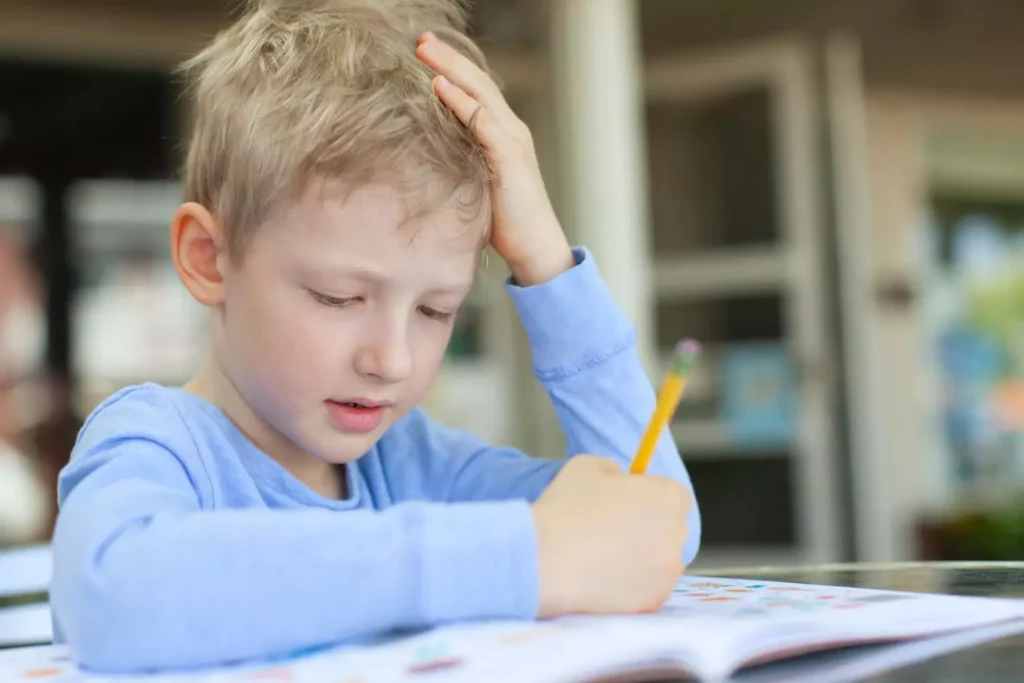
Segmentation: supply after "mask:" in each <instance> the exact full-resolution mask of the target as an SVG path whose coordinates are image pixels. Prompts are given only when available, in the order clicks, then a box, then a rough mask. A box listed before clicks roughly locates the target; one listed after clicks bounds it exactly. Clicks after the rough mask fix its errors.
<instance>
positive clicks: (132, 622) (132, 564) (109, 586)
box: [50, 529, 179, 674]
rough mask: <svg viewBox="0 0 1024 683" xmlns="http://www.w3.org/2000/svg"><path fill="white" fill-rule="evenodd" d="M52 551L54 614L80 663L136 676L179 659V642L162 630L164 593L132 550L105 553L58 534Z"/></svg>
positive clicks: (79, 539)
mask: <svg viewBox="0 0 1024 683" xmlns="http://www.w3.org/2000/svg"><path fill="white" fill-rule="evenodd" d="M53 549H54V568H53V579H52V583H51V586H50V604H51V609H52V612H53V618H54V622H55V625H58V626H59V631H60V635H61V638H62V640H63V641H64V642H65V643H66V644H67V646H68V649H69V650H70V652H71V653H72V655H73V656H74V658H75V661H76V663H78V664H79V665H80V666H81V667H82V668H84V669H88V670H93V671H98V672H105V673H111V674H117V673H132V672H138V671H142V670H145V669H152V668H157V667H159V666H161V665H163V664H165V663H166V662H167V660H168V658H169V657H171V656H173V655H175V654H176V653H174V652H171V650H173V644H174V643H176V642H179V641H178V640H177V639H175V638H173V637H171V636H172V634H169V633H167V632H166V630H165V629H164V626H163V625H161V621H166V620H165V619H161V614H162V613H163V612H164V610H162V609H161V605H160V604H159V602H160V601H161V592H160V591H159V590H158V587H157V586H153V585H151V584H152V583H153V582H152V581H150V580H147V579H146V578H145V577H146V573H145V572H144V571H139V565H140V563H139V562H138V559H139V558H138V557H137V552H134V549H126V548H124V547H119V548H117V549H116V552H115V551H114V549H112V548H111V547H109V544H106V547H105V549H104V550H105V552H104V551H102V550H97V549H96V548H95V547H93V546H92V545H90V544H89V543H87V542H85V541H83V540H81V538H80V537H79V538H74V537H70V536H69V537H62V535H61V534H59V529H58V534H57V535H55V538H54V544H53ZM126 550H128V552H127V553H126V552H125V551H126ZM115 554H116V555H117V557H114V556H113V555H115ZM143 564H144V563H143ZM165 601H166V600H165Z"/></svg>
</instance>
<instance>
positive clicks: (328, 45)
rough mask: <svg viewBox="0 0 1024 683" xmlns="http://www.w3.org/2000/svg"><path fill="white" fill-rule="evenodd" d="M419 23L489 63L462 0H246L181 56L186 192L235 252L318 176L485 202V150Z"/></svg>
mask: <svg viewBox="0 0 1024 683" xmlns="http://www.w3.org/2000/svg"><path fill="white" fill-rule="evenodd" d="M425 30H431V31H433V32H434V33H435V34H437V35H438V36H439V37H440V38H441V39H443V40H446V41H448V42H449V43H450V44H452V45H453V46H454V47H455V48H456V49H458V50H460V51H461V52H462V53H463V54H465V55H466V56H467V57H469V58H470V59H471V60H473V61H474V62H475V63H477V64H478V65H479V66H481V67H482V68H484V69H485V70H486V69H487V65H486V61H485V60H484V58H483V55H482V54H481V52H480V50H479V49H478V48H477V46H476V45H475V44H474V43H473V42H472V41H471V40H470V39H469V38H468V37H467V35H466V33H467V18H466V7H465V3H464V2H463V1H462V0H250V1H249V3H248V6H247V7H246V9H245V11H244V13H243V15H242V16H241V17H240V18H239V19H238V20H237V21H235V22H234V23H233V24H232V25H231V26H229V27H228V28H227V29H225V30H224V31H223V32H221V33H220V34H218V35H217V36H216V38H215V39H214V40H213V41H212V43H211V44H210V45H208V46H207V47H206V48H205V49H204V50H202V51H201V52H200V53H199V54H197V55H196V56H194V57H193V58H192V59H190V60H188V61H187V62H185V63H184V64H183V65H182V67H181V70H182V72H184V73H185V74H187V75H188V76H189V77H190V79H191V87H192V90H193V98H194V99H193V107H194V109H193V117H192V126H193V128H192V132H191V138H190V140H189V149H188V155H187V159H186V162H185V169H184V198H185V200H186V201H194V202H198V203H200V204H202V205H203V206H205V207H206V208H207V209H209V210H210V211H211V212H212V213H214V215H215V216H217V218H218V220H219V221H221V222H222V224H223V226H224V230H225V232H226V236H227V244H228V247H229V252H230V253H232V254H240V253H241V252H242V251H243V250H244V248H245V245H246V244H247V242H248V240H249V239H250V238H251V236H252V234H253V233H254V232H255V229H256V228H257V227H258V226H259V225H261V224H262V223H263V222H265V221H266V220H267V219H268V218H269V217H270V216H271V214H272V212H273V211H274V210H275V209H276V208H278V207H279V206H280V205H281V203H282V201H286V200H289V199H295V198H297V197H299V196H301V194H302V193H303V192H305V191H306V189H307V188H308V187H309V184H310V183H311V182H312V181H313V180H314V179H316V178H341V179H344V180H346V181H353V182H355V183H366V182H382V183H386V184H389V185H392V186H396V187H398V188H399V189H401V190H402V191H403V192H411V193H415V194H417V195H418V197H419V198H420V199H421V201H423V200H425V201H426V202H427V203H429V201H431V200H441V199H447V198H450V197H451V196H452V195H453V194H455V193H456V192H463V193H465V194H462V195H461V196H462V197H463V201H464V206H470V207H472V208H476V209H477V210H487V206H488V202H489V184H488V183H489V171H488V168H487V164H486V161H485V158H484V154H483V151H482V149H481V148H480V145H479V144H478V143H477V142H476V140H475V139H474V138H473V136H472V134H471V132H470V131H469V130H467V129H466V128H465V126H463V125H462V124H461V123H460V122H459V121H458V120H457V119H456V118H455V117H454V115H453V114H452V113H451V112H450V111H449V110H448V109H447V108H446V107H445V106H444V105H443V104H442V103H441V102H440V101H439V100H438V99H437V96H436V95H435V93H434V90H433V86H432V80H433V77H434V73H433V72H432V70H431V69H430V68H429V67H427V66H426V65H424V64H423V63H422V62H420V60H419V59H418V58H417V57H416V54H415V49H416V41H417V37H418V36H419V35H420V33H422V32H423V31H425ZM467 190H468V192H466V191H467Z"/></svg>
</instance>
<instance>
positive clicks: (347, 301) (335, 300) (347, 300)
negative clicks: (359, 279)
mask: <svg viewBox="0 0 1024 683" xmlns="http://www.w3.org/2000/svg"><path fill="white" fill-rule="evenodd" d="M308 291H309V295H310V296H312V297H313V300H314V301H316V302H317V303H318V304H321V305H323V306H330V307H331V308H345V307H346V306H351V305H352V304H354V303H357V302H358V301H359V297H357V296H351V297H337V296H328V295H327V294H321V293H320V292H316V291H313V290H312V289H310V290H308Z"/></svg>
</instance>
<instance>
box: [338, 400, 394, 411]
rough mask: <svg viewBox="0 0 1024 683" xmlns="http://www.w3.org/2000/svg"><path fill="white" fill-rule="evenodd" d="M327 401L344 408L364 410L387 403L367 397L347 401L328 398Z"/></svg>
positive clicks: (382, 406) (381, 406)
mask: <svg viewBox="0 0 1024 683" xmlns="http://www.w3.org/2000/svg"><path fill="white" fill-rule="evenodd" d="M328 403H334V404H336V405H339V406H345V407H346V408H356V409H358V408H364V409H366V410H373V409H375V408H386V407H387V405H388V404H387V403H385V402H383V401H370V400H368V399H361V398H358V399H351V400H347V401H335V400H334V399H328Z"/></svg>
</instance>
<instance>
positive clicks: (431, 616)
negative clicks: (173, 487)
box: [52, 498, 537, 671]
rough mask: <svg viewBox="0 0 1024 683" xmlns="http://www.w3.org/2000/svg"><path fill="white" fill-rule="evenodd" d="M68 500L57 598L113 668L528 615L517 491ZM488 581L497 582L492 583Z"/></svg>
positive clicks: (68, 629)
mask: <svg viewBox="0 0 1024 683" xmlns="http://www.w3.org/2000/svg"><path fill="white" fill-rule="evenodd" d="M123 503H124V499H123V498H122V499H120V501H119V505H114V506H110V507H109V508H107V509H106V512H107V513H109V515H103V514H97V512H96V510H95V509H94V510H93V511H91V512H86V511H85V510H82V511H81V512H83V513H84V515H83V516H76V515H75V512H77V511H76V510H74V509H69V510H68V511H67V515H66V516H65V517H64V518H63V519H64V520H65V523H64V526H63V527H62V528H60V529H59V530H58V535H57V537H56V538H55V556H56V568H55V575H54V584H53V589H52V601H53V605H54V609H55V612H56V614H57V617H58V620H59V622H60V625H61V627H62V629H63V631H64V632H65V634H66V635H67V638H68V641H69V643H70V644H71V647H72V649H73V651H75V652H76V654H77V656H78V657H79V659H80V660H81V661H82V662H83V664H84V665H85V666H88V667H91V668H96V669H102V670H107V671H133V670H139V669H144V668H163V667H183V666H202V665H215V664H218V663H222V662H227V661H235V660H244V659H248V658H253V657H261V656H266V655H273V654H286V653H288V652H290V651H294V650H297V649H304V648H308V647H311V646H316V645H321V644H325V643H332V642H340V641H344V640H347V639H349V638H353V637H358V636H362V635H367V634H373V633H377V632H382V631H387V630H390V629H394V628H399V627H414V626H420V625H426V624H431V623H436V622H440V621H447V620H451V619H465V618H479V617H531V616H533V613H534V610H535V609H536V599H537V598H536V586H535V581H536V577H535V573H536V567H535V564H536V560H535V556H534V544H535V539H534V538H533V534H534V531H533V527H532V517H531V515H530V512H529V509H528V508H527V507H526V506H525V504H521V503H516V502H507V503H491V504H476V505H472V504H463V505H459V506H441V505H427V504H410V505H405V506H400V507H396V508H392V509H391V510H389V511H385V512H373V511H351V512H341V513H338V512H332V511H327V510H309V509H307V510H296V511H273V510H265V509H258V510H256V509H243V510H225V511H215V512H191V513H186V514H179V513H174V512H172V513H165V514H153V515H150V516H127V517H123V518H122V520H121V521H120V522H119V523H117V524H112V523H110V520H112V519H114V517H113V515H114V514H115V508H117V507H120V506H122V505H123ZM495 581H497V582H498V585H501V586H502V590H501V591H493V590H490V587H491V586H493V585H494V583H493V582H495Z"/></svg>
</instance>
